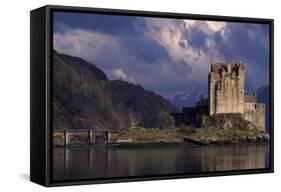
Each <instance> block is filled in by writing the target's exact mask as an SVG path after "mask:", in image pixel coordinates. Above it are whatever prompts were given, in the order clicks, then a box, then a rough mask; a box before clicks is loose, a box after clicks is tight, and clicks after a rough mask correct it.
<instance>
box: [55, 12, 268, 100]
mask: <svg viewBox="0 0 281 192" xmlns="http://www.w3.org/2000/svg"><path fill="white" fill-rule="evenodd" d="M53 18H54V20H53V25H54V27H53V29H54V35H53V37H54V39H53V41H54V49H55V50H56V51H58V52H59V53H64V54H69V55H72V56H77V57H81V58H83V59H85V60H87V61H88V62H90V63H92V64H94V65H96V66H97V67H99V68H101V69H102V70H103V71H104V72H105V73H106V75H107V77H108V78H109V79H111V80H114V79H122V80H124V81H128V82H130V83H134V84H140V85H141V86H142V87H144V88H145V89H147V90H151V91H154V92H155V93H157V94H160V95H162V96H164V97H166V98H168V99H172V98H173V97H174V96H175V95H178V94H182V93H185V92H190V91H198V92H202V93H204V94H206V93H207V92H208V73H209V70H210V62H211V59H213V61H214V62H235V61H236V60H237V59H239V60H242V62H243V63H244V64H245V66H246V77H245V78H246V85H245V91H246V92H253V91H255V90H256V89H257V88H260V87H262V86H264V85H268V84H269V25H268V24H254V23H237V22H221V21H207V20H183V19H168V18H153V17H136V16H117V15H102V14H89V13H71V12H55V13H54V17H53Z"/></svg>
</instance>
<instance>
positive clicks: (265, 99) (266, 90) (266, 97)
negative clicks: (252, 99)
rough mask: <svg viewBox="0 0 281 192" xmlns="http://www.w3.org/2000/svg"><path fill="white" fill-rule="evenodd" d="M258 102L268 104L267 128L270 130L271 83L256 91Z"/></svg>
mask: <svg viewBox="0 0 281 192" xmlns="http://www.w3.org/2000/svg"><path fill="white" fill-rule="evenodd" d="M255 92H256V94H257V98H258V102H260V103H265V104H266V109H265V110H266V117H265V120H266V130H267V131H270V87H269V85H267V86H263V87H260V88H259V89H257V90H256V91H255Z"/></svg>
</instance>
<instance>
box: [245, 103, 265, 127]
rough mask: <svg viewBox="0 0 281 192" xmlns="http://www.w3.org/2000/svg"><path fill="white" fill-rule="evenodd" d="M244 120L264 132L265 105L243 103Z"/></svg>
mask: <svg viewBox="0 0 281 192" xmlns="http://www.w3.org/2000/svg"><path fill="white" fill-rule="evenodd" d="M244 118H245V119H246V120H248V121H250V122H251V123H253V124H254V125H256V127H257V128H258V129H260V130H264V131H265V104H264V103H245V108H244Z"/></svg>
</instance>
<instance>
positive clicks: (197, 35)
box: [184, 28, 208, 51]
mask: <svg viewBox="0 0 281 192" xmlns="http://www.w3.org/2000/svg"><path fill="white" fill-rule="evenodd" d="M207 37H208V36H207V35H206V34H205V33H204V32H203V31H201V30H199V29H197V28H192V29H190V30H187V31H186V32H185V33H184V38H185V39H187V41H188V43H189V45H190V46H191V47H193V48H195V49H196V50H203V51H207V47H206V40H207Z"/></svg>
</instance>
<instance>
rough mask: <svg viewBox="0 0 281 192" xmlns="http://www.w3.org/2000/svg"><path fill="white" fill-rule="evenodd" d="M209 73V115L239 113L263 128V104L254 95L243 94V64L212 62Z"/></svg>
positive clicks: (238, 62)
mask: <svg viewBox="0 0 281 192" xmlns="http://www.w3.org/2000/svg"><path fill="white" fill-rule="evenodd" d="M210 70H211V71H210V73H209V79H208V81H209V90H208V91H209V102H208V103H209V106H208V108H209V115H215V114H220V113H241V114H243V116H244V118H245V119H246V120H248V121H250V122H252V123H253V124H255V125H256V126H257V127H258V128H259V129H262V130H265V104H264V103H258V101H257V98H256V96H255V95H253V94H252V95H245V93H244V87H245V66H244V64H243V63H242V62H241V61H240V60H238V61H236V62H235V63H213V62H211V69H210Z"/></svg>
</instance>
